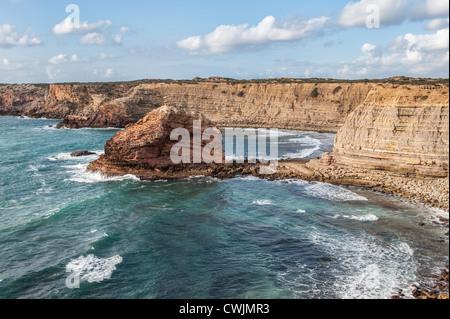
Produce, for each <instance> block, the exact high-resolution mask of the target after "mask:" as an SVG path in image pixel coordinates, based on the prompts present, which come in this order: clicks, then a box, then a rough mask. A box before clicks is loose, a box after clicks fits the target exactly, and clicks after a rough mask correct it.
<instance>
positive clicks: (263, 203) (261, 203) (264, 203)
mask: <svg viewBox="0 0 450 319" xmlns="http://www.w3.org/2000/svg"><path fill="white" fill-rule="evenodd" d="M253 204H256V205H259V206H269V205H273V203H272V202H271V201H270V200H267V199H264V200H255V201H253Z"/></svg>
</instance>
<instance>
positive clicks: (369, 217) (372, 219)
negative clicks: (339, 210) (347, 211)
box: [333, 214, 379, 222]
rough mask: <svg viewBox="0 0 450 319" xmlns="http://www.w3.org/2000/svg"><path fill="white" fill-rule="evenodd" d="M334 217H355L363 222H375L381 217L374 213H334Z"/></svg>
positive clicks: (354, 218)
mask: <svg viewBox="0 0 450 319" xmlns="http://www.w3.org/2000/svg"><path fill="white" fill-rule="evenodd" d="M333 218H334V219H338V218H346V219H353V220H358V221H361V222H375V221H377V220H379V218H378V217H377V216H375V215H373V214H368V215H362V216H355V215H339V214H337V215H334V216H333Z"/></svg>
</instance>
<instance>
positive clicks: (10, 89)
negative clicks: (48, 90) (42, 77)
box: [0, 84, 45, 115]
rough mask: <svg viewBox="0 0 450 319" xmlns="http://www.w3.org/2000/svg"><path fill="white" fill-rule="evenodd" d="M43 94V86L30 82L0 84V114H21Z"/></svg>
mask: <svg viewBox="0 0 450 319" xmlns="http://www.w3.org/2000/svg"><path fill="white" fill-rule="evenodd" d="M44 95H45V89H44V88H42V87H37V86H34V85H32V84H29V85H0V115H22V114H23V113H24V112H25V110H26V109H28V108H30V107H32V105H33V104H34V103H36V102H37V101H39V100H41V99H42V98H43V97H44Z"/></svg>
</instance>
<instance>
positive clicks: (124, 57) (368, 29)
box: [0, 0, 449, 83]
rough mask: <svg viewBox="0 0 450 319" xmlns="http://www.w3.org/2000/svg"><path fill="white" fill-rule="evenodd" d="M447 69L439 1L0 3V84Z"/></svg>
mask: <svg viewBox="0 0 450 319" xmlns="http://www.w3.org/2000/svg"><path fill="white" fill-rule="evenodd" d="M211 76H220V77H231V78H236V79H260V78H280V77H289V78H311V77H319V78H336V79H373V78H386V77H391V76H411V77H439V78H448V77H449V3H448V0H359V1H358V0H354V1H345V0H322V1H303V0H295V1H294V0H277V1H273V0H270V1H268V0H239V1H237V0H227V1H216V0H214V1H213V0H208V1H206V0H188V1H187V0H165V1H153V0H147V1H140V0H128V1H111V0H109V1H103V0H90V1H85V0H71V1H64V0H39V1H38V0H0V83H60V82H105V81H130V80H138V79H192V78H195V77H203V78H207V77H211Z"/></svg>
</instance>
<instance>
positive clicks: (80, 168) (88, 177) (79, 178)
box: [64, 164, 140, 184]
mask: <svg viewBox="0 0 450 319" xmlns="http://www.w3.org/2000/svg"><path fill="white" fill-rule="evenodd" d="M88 165H89V164H77V165H73V166H64V167H65V168H68V169H69V170H68V171H67V172H68V173H70V174H71V175H72V177H71V178H67V179H65V181H70V182H77V183H86V184H92V183H103V182H117V181H126V180H131V181H140V179H139V178H138V177H136V176H134V175H131V174H128V175H125V176H107V175H105V174H103V173H101V172H88V171H87V170H86V168H87V167H88Z"/></svg>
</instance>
